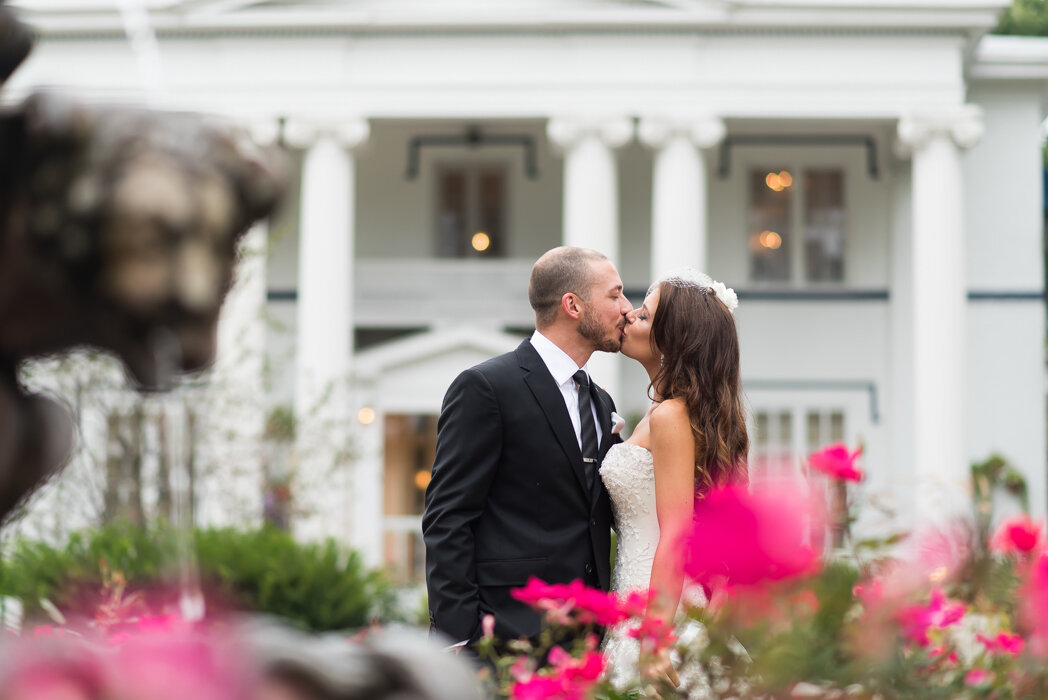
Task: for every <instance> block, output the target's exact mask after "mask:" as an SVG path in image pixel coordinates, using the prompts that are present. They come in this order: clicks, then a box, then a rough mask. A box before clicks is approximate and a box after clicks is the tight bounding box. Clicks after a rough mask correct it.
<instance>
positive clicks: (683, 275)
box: [648, 267, 739, 315]
mask: <svg viewBox="0 0 1048 700" xmlns="http://www.w3.org/2000/svg"><path fill="white" fill-rule="evenodd" d="M663 282H665V283H666V284H671V285H673V286H674V287H701V288H703V289H711V290H713V293H714V294H716V295H717V298H718V299H720V301H721V303H722V304H724V306H726V307H727V308H728V311H730V312H731V314H732V315H734V314H735V309H736V308H738V306H739V297H738V296H737V295H736V294H735V290H734V289H732V288H731V287H729V286H727V285H725V284H724V283H723V282H718V281H716V280H714V279H713V278H712V277H710V276H709V275H707V274H706V273H705V272H699V271H698V270H696V269H695V268H694V267H684V268H681V269H679V270H674V271H673V272H672V273H670V274H668V275H665V276H664V277H662V278H660V279H659V280H658V281H656V282H655V283H654V284H653V285H651V287H649V288H648V294H651V292H652V290H654V289H655V287H657V286H659V285H660V284H662V283H663Z"/></svg>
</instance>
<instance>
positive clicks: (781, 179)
mask: <svg viewBox="0 0 1048 700" xmlns="http://www.w3.org/2000/svg"><path fill="white" fill-rule="evenodd" d="M764 184H766V185H767V186H768V188H769V189H772V190H775V191H776V192H782V191H783V190H784V189H786V188H787V187H789V186H790V185H792V184H793V175H790V173H789V171H787V170H783V171H781V172H777V173H768V174H767V175H765V176H764Z"/></svg>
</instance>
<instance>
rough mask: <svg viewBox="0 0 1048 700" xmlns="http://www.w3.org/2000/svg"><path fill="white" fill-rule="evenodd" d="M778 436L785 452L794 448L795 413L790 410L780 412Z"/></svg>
mask: <svg viewBox="0 0 1048 700" xmlns="http://www.w3.org/2000/svg"><path fill="white" fill-rule="evenodd" d="M776 437H777V438H778V443H779V445H780V446H781V447H782V448H783V450H782V451H783V453H784V454H787V453H789V452H790V450H791V449H792V448H793V414H792V413H790V412H789V411H783V412H782V413H780V414H779V434H778V435H777V436H776Z"/></svg>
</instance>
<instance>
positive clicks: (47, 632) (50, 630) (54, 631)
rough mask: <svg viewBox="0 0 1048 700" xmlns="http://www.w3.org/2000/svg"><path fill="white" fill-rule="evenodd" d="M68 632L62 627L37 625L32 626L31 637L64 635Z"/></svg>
mask: <svg viewBox="0 0 1048 700" xmlns="http://www.w3.org/2000/svg"><path fill="white" fill-rule="evenodd" d="M67 634H69V630H67V629H65V628H63V627H52V626H51V625H37V626H36V627H34V628H33V637H34V638H40V637H64V636H66V635H67Z"/></svg>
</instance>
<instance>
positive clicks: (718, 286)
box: [710, 281, 739, 316]
mask: <svg viewBox="0 0 1048 700" xmlns="http://www.w3.org/2000/svg"><path fill="white" fill-rule="evenodd" d="M710 287H711V288H712V289H713V291H714V292H715V293H716V294H717V298H718V299H720V300H721V303H722V304H724V305H725V306H727V307H728V311H730V312H731V315H732V316H734V315H735V309H736V308H738V306H739V297H738V295H736V294H735V290H734V289H732V288H731V287H729V286H727V285H726V284H724V283H723V282H717V281H714V282H713V284H711V285H710Z"/></svg>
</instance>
